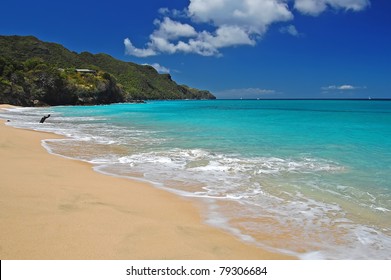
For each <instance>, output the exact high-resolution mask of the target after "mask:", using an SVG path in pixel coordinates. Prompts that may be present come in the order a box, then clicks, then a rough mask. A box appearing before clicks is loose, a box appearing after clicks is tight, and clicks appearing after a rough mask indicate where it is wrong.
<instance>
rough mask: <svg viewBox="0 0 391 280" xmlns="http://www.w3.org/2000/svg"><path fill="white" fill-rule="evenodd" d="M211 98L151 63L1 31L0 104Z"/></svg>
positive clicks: (70, 103) (25, 104) (75, 103)
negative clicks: (147, 63)
mask: <svg viewBox="0 0 391 280" xmlns="http://www.w3.org/2000/svg"><path fill="white" fill-rule="evenodd" d="M76 69H89V70H93V71H90V72H88V73H83V72H78V71H77V70H76ZM214 98H215V97H214V96H213V95H212V94H211V93H210V92H209V91H202V90H197V89H192V88H189V87H187V86H184V85H178V84H176V83H175V82H174V81H173V80H172V79H171V76H170V75H169V74H159V73H158V72H157V71H156V70H155V69H154V68H153V67H151V66H145V65H138V64H135V63H131V62H124V61H120V60H117V59H115V58H113V57H111V56H109V55H107V54H95V55H94V54H91V53H88V52H83V53H80V54H78V53H76V52H72V51H69V50H68V49H66V48H64V47H63V46H62V45H59V44H56V43H47V42H42V41H40V40H39V39H37V38H35V37H32V36H0V103H10V104H15V105H22V106H35V105H66V104H69V105H77V104H80V105H82V104H108V103H116V102H131V101H133V100H141V99H143V100H148V99H214Z"/></svg>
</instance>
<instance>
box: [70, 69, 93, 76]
mask: <svg viewBox="0 0 391 280" xmlns="http://www.w3.org/2000/svg"><path fill="white" fill-rule="evenodd" d="M75 71H76V72H77V73H80V74H94V75H95V74H96V71H95V70H91V69H75Z"/></svg>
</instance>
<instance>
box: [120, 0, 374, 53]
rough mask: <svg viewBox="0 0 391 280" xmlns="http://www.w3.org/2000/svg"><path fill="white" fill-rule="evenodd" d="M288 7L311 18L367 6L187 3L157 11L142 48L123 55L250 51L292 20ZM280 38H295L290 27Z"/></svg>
mask: <svg viewBox="0 0 391 280" xmlns="http://www.w3.org/2000/svg"><path fill="white" fill-rule="evenodd" d="M292 1H294V9H295V10H296V11H299V12H300V13H303V14H309V15H313V16H316V15H318V14H320V13H322V12H323V11H325V10H326V9H328V8H333V9H345V10H353V11H360V10H363V9H365V8H366V7H367V6H368V5H370V3H369V0H242V1H238V0H190V3H189V6H188V7H187V8H184V9H183V10H182V11H179V10H170V9H168V8H161V9H159V11H158V12H159V14H160V15H161V16H164V18H163V20H158V19H157V20H155V21H154V24H155V25H156V29H155V31H153V33H152V34H151V35H150V36H149V39H150V40H149V42H148V43H147V45H146V47H145V48H137V47H135V46H134V45H133V43H132V42H131V40H130V39H129V38H126V39H125V40H124V44H125V53H126V54H128V55H132V56H137V57H147V56H154V55H158V54H161V53H167V54H174V53H195V54H199V55H203V56H220V55H221V53H220V50H221V49H222V48H226V47H232V46H239V45H248V46H254V45H255V44H256V43H257V41H258V40H259V39H260V38H262V36H263V35H264V34H265V33H266V32H267V30H268V28H269V26H270V25H272V24H273V23H276V22H287V21H291V20H293V11H292V10H291V9H293V7H291V6H289V5H288V3H289V2H292ZM171 18H176V19H180V20H181V21H187V23H183V22H180V21H177V20H173V19H171ZM198 24H204V25H209V27H208V30H196V28H195V27H194V26H197V25H198ZM280 32H282V33H288V34H291V35H293V36H299V35H300V34H299V32H298V31H297V29H296V28H295V26H294V25H288V26H286V27H283V28H281V29H280Z"/></svg>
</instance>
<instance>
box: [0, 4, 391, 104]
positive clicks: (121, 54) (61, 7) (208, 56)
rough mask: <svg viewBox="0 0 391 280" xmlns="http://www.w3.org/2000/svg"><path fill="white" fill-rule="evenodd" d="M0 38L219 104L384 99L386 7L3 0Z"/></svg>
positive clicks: (390, 33)
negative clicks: (173, 85)
mask: <svg viewBox="0 0 391 280" xmlns="http://www.w3.org/2000/svg"><path fill="white" fill-rule="evenodd" d="M1 9H2V12H1V14H2V16H1V17H0V34H1V35H34V36H36V37H38V38H40V39H41V40H44V41H50V42H57V43H60V44H63V45H64V46H65V47H67V48H68V49H70V50H73V51H76V52H81V51H89V52H92V53H99V52H104V53H108V54H110V55H112V56H114V57H116V58H118V59H121V60H125V61H132V62H136V63H139V64H150V65H153V66H154V67H156V68H157V69H158V70H159V71H161V72H169V73H170V74H171V75H172V77H173V79H174V80H175V81H177V82H178V83H180V84H187V85H189V86H192V87H196V88H200V89H208V90H210V91H211V92H213V93H214V94H215V95H216V96H218V97H220V98H241V97H243V98H367V97H368V96H371V97H372V98H375V97H378V98H391V16H390V13H391V1H389V0H377V1H375V0H243V1H240V0H186V1H185V0H144V1H130V0H128V1H125V0H111V1H104V2H103V1H92V0H85V1H83V0H68V1H48V0H36V1H18V0H3V1H2V5H1Z"/></svg>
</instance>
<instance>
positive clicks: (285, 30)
mask: <svg viewBox="0 0 391 280" xmlns="http://www.w3.org/2000/svg"><path fill="white" fill-rule="evenodd" d="M280 32H281V33H286V34H290V35H292V36H294V37H300V36H301V35H302V34H300V33H299V31H297V29H296V27H295V26H294V25H288V26H284V27H281V28H280Z"/></svg>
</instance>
